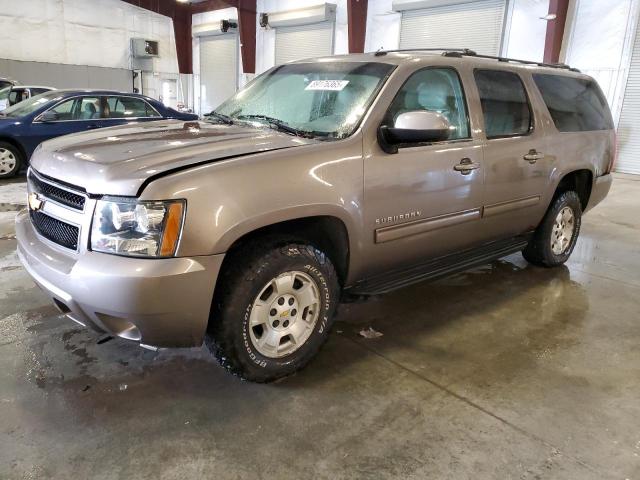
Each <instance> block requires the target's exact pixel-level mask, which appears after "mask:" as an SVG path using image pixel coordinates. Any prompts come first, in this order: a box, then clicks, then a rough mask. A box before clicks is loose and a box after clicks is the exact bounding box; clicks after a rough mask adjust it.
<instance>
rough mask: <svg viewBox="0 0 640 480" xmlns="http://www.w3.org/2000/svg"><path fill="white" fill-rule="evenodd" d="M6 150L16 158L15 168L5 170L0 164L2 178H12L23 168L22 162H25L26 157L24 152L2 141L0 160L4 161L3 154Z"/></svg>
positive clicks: (0, 177)
mask: <svg viewBox="0 0 640 480" xmlns="http://www.w3.org/2000/svg"><path fill="white" fill-rule="evenodd" d="M5 152H9V153H10V154H11V155H13V158H15V164H14V166H13V168H11V169H9V170H7V171H5V169H4V168H3V166H2V165H1V164H0V179H4V178H11V177H13V176H15V175H16V174H17V173H18V172H19V171H20V168H22V164H23V163H24V158H23V157H22V152H21V151H20V150H19V149H18V148H16V147H15V146H13V145H11V144H10V143H7V142H0V162H2V158H1V157H2V154H3V153H5Z"/></svg>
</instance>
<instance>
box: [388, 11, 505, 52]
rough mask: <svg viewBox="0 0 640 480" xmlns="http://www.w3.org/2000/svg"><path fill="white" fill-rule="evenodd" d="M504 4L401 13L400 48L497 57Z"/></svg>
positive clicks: (501, 32) (500, 40) (501, 31)
mask: <svg viewBox="0 0 640 480" xmlns="http://www.w3.org/2000/svg"><path fill="white" fill-rule="evenodd" d="M505 10H506V2H505V0H483V1H478V2H470V3H461V4H457V5H447V6H441V7H432V8H423V9H418V10H406V11H404V12H402V22H401V26H400V48H429V47H431V48H433V47H435V48H470V49H472V50H475V51H476V52H478V53H483V54H487V55H498V54H499V53H500V45H501V42H502V34H503V23H504V15H505Z"/></svg>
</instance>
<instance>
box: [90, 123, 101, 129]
mask: <svg viewBox="0 0 640 480" xmlns="http://www.w3.org/2000/svg"><path fill="white" fill-rule="evenodd" d="M94 128H100V126H99V125H96V124H95V123H92V124H91V125H87V130H93V129H94Z"/></svg>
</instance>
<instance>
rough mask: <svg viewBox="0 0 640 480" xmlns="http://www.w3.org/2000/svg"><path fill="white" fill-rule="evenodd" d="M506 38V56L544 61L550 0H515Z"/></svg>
mask: <svg viewBox="0 0 640 480" xmlns="http://www.w3.org/2000/svg"><path fill="white" fill-rule="evenodd" d="M510 13H511V18H510V19H509V21H508V22H507V29H506V32H505V35H506V38H505V40H504V53H505V56H507V57H511V58H521V59H523V60H533V61H536V62H542V61H543V60H544V42H545V37H546V35H547V21H546V20H543V19H542V17H544V16H545V15H547V13H549V0H514V1H513V7H512V8H511V9H510Z"/></svg>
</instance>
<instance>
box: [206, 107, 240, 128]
mask: <svg viewBox="0 0 640 480" xmlns="http://www.w3.org/2000/svg"><path fill="white" fill-rule="evenodd" d="M205 117H215V118H217V119H218V120H221V121H222V123H226V124H227V125H233V119H232V118H231V117H230V116H228V115H224V114H222V113H218V112H216V111H215V110H212V111H210V112H209V113H207V114H205Z"/></svg>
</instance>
